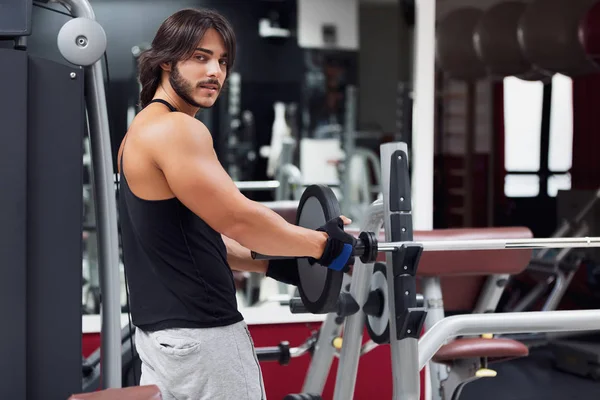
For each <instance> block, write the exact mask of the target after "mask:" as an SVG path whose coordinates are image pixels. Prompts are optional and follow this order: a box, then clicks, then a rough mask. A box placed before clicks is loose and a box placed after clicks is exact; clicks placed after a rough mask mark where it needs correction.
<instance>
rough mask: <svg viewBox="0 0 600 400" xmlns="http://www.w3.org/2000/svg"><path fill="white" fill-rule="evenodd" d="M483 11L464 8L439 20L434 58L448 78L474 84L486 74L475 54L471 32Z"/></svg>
mask: <svg viewBox="0 0 600 400" xmlns="http://www.w3.org/2000/svg"><path fill="white" fill-rule="evenodd" d="M482 14H483V11H482V10H480V9H478V8H474V7H467V8H461V9H457V10H455V11H452V12H450V13H449V14H448V15H446V16H445V17H443V18H442V19H441V20H440V21H439V23H438V26H437V29H436V59H437V62H438V64H439V66H440V68H441V69H442V70H443V71H444V72H445V73H446V74H448V76H449V77H451V78H454V79H459V80H464V81H475V80H478V79H481V78H484V77H485V76H486V75H487V71H486V69H485V65H484V64H483V63H482V62H481V60H480V59H479V57H478V56H477V52H476V51H475V45H474V43H473V33H474V31H475V26H476V25H477V22H478V21H479V18H481V15H482Z"/></svg>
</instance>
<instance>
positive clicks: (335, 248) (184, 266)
mask: <svg viewBox="0 0 600 400" xmlns="http://www.w3.org/2000/svg"><path fill="white" fill-rule="evenodd" d="M234 57H235V37H234V33H233V30H232V28H231V26H230V25H229V23H228V22H227V21H226V20H225V19H224V18H223V17H222V16H220V15H219V14H217V13H215V12H212V11H207V10H183V11H180V12H177V13H175V14H174V15H172V16H170V17H169V18H167V19H166V20H165V21H164V22H163V24H162V25H161V26H160V28H159V29H158V32H157V33H156V36H155V38H154V40H153V42H152V47H151V48H150V49H149V50H148V51H147V52H145V53H144V54H143V55H142V56H141V57H140V60H139V70H140V77H139V78H140V83H141V86H142V91H141V106H142V107H143V109H142V111H141V112H140V113H139V114H138V115H137V116H136V118H135V119H134V120H133V122H132V124H131V126H130V128H129V130H128V132H127V134H126V135H125V138H124V139H123V142H122V143H121V147H120V149H119V157H118V159H119V172H120V177H121V190H120V198H119V217H120V223H121V229H122V241H123V256H124V264H125V269H126V272H127V277H128V283H129V288H130V293H131V314H132V318H133V323H134V325H135V326H136V327H137V329H136V336H135V341H136V348H137V350H138V353H139V354H140V358H141V360H142V376H141V384H142V385H144V384H156V385H158V387H159V388H160V390H161V392H162V396H163V398H164V399H179V400H182V399H194V400H200V399H211V400H217V399H223V400H232V399H236V400H240V399H252V400H259V399H265V398H266V396H265V392H264V388H263V380H262V375H261V371H260V366H259V364H258V360H257V359H256V355H255V351H254V347H253V343H252V339H251V337H250V334H249V332H248V329H247V326H246V324H245V322H244V321H243V317H242V315H241V314H240V313H239V311H238V309H237V303H236V295H235V294H236V293H235V285H234V280H233V274H232V271H231V269H237V270H246V271H256V272H265V273H266V274H267V275H268V276H272V277H274V278H275V279H278V280H281V281H284V282H287V283H292V284H294V283H297V279H298V276H297V270H296V268H293V264H292V263H291V261H283V262H278V263H274V262H271V263H267V262H266V261H257V260H252V259H251V257H250V250H248V249H252V250H254V251H257V252H259V253H263V254H272V255H283V256H303V257H310V258H312V259H314V260H315V261H317V262H318V263H319V264H321V265H324V266H328V267H330V268H336V269H339V268H342V267H344V266H345V265H346V264H347V263H348V262H349V256H348V254H347V251H346V252H344V251H343V249H344V248H346V249H347V246H349V245H350V246H352V245H353V244H354V242H355V240H354V238H353V237H352V236H350V235H348V234H346V233H344V231H343V223H348V222H349V221H348V220H347V219H345V218H343V217H341V218H338V219H335V220H332V221H329V222H328V223H327V224H326V225H325V226H324V227H323V229H321V230H309V229H304V228H301V227H298V226H295V225H292V224H289V223H287V222H286V221H285V220H284V219H283V218H281V217H280V216H279V215H278V214H276V213H275V212H273V211H271V210H269V209H268V208H266V207H264V206H262V205H261V204H259V203H256V202H253V201H250V200H249V199H247V198H246V197H245V196H243V195H242V194H241V193H240V192H239V191H238V189H237V187H236V186H235V184H234V183H233V182H232V180H231V179H230V177H229V176H228V175H227V174H226V172H225V171H224V170H223V168H222V167H221V165H220V164H219V162H218V160H217V157H216V155H215V152H214V149H213V142H212V138H211V135H210V132H209V131H208V130H207V128H206V127H205V126H204V125H203V124H202V123H201V122H200V121H198V120H197V119H195V118H194V116H195V114H196V113H197V112H198V111H199V109H200V108H205V107H211V106H212V105H213V104H214V103H215V101H216V99H217V96H218V95H219V92H220V90H221V88H222V87H223V84H224V83H225V80H226V78H227V74H228V72H229V71H230V70H231V68H232V65H233V62H234Z"/></svg>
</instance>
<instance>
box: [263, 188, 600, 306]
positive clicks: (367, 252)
mask: <svg viewBox="0 0 600 400" xmlns="http://www.w3.org/2000/svg"><path fill="white" fill-rule="evenodd" d="M340 215H341V212H340V205H339V202H338V200H337V198H336V196H335V194H334V193H333V191H332V190H331V189H330V188H329V187H327V186H324V185H311V186H308V187H307V188H306V190H305V191H304V192H303V193H302V196H301V197H300V202H299V204H298V209H297V212H296V224H297V225H298V226H301V227H304V228H307V229H318V228H319V227H321V226H323V225H324V224H325V223H326V222H327V221H329V220H330V219H332V218H336V217H338V216H340ZM401 229H404V228H401ZM377 236H378V235H377V234H375V233H374V232H366V231H363V232H361V233H360V234H359V236H358V240H357V242H356V245H355V247H354V256H356V257H358V258H360V260H361V261H362V262H363V263H365V264H369V263H373V262H375V260H377V257H378V254H379V252H394V251H399V250H400V249H402V248H404V247H409V246H413V247H414V246H418V247H421V248H422V250H423V251H464V250H502V249H506V250H510V249H513V250H522V249H543V248H575V247H579V248H585V247H600V237H581V238H578V237H575V238H539V239H475V240H436V241H422V242H416V241H403V242H382V243H378V240H377ZM252 257H253V258H254V259H262V260H271V259H282V258H296V260H297V268H298V275H299V278H300V282H299V285H298V291H299V292H300V297H301V299H302V303H303V304H304V306H305V307H306V310H307V311H308V312H311V313H313V314H322V313H328V312H331V311H334V310H335V309H336V307H337V305H338V301H339V299H340V293H341V288H342V281H343V277H344V272H343V271H335V270H333V269H330V268H326V267H324V266H322V265H320V264H318V263H313V264H311V263H310V262H309V258H308V257H286V256H277V255H264V254H259V253H256V252H252Z"/></svg>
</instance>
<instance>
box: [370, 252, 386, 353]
mask: <svg viewBox="0 0 600 400" xmlns="http://www.w3.org/2000/svg"><path fill="white" fill-rule="evenodd" d="M386 277H387V268H386V265H385V264H384V263H380V262H379V263H375V265H374V266H373V275H372V276H371V286H370V288H369V291H371V292H372V291H374V290H381V292H382V293H383V299H384V301H383V313H382V314H381V316H375V315H367V316H366V317H367V318H366V324H367V332H368V333H369V337H370V338H371V340H372V341H374V342H375V343H377V344H386V343H389V342H390V309H389V306H388V284H387V278H386Z"/></svg>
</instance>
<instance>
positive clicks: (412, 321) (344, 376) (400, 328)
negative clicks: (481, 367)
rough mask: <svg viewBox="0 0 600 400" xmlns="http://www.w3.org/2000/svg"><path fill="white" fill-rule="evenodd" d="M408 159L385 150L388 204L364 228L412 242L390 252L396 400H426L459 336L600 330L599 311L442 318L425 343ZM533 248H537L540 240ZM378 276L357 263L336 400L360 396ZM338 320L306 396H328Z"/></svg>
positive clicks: (328, 327) (325, 339)
mask: <svg viewBox="0 0 600 400" xmlns="http://www.w3.org/2000/svg"><path fill="white" fill-rule="evenodd" d="M407 153H408V152H407V146H406V144H404V143H388V144H384V145H382V146H381V160H382V161H381V163H382V165H381V167H382V177H383V182H384V183H385V182H388V184H387V185H384V186H383V199H382V200H378V201H376V202H374V203H373V204H372V206H371V207H370V209H369V213H368V217H367V218H366V219H365V221H364V223H363V227H362V228H363V229H362V231H366V232H379V230H380V229H381V227H382V226H383V227H384V229H385V237H386V240H388V241H390V242H406V243H403V244H402V245H400V243H398V245H399V246H398V247H397V248H396V250H395V251H390V252H387V253H386V264H387V299H388V303H387V304H386V305H385V307H384V311H383V315H382V317H383V318H384V319H383V321H385V315H388V316H389V330H390V335H389V336H390V338H389V343H390V347H391V357H392V375H393V379H394V382H393V386H394V395H393V398H394V399H398V400H418V399H419V396H420V381H419V371H420V370H421V369H422V368H423V367H424V366H425V365H426V364H427V363H428V362H429V361H430V360H431V358H432V357H433V356H434V354H435V353H436V352H437V350H438V349H439V348H440V347H441V346H442V345H443V344H444V343H445V342H446V341H447V340H448V339H452V338H454V337H456V336H460V335H481V334H486V333H536V332H566V331H592V330H600V310H581V311H579V310H577V311H548V312H527V313H503V314H469V315H459V316H452V317H446V318H443V319H441V320H440V321H439V322H437V323H435V324H434V325H433V326H432V327H431V328H430V329H429V330H428V331H427V332H426V333H425V334H424V335H423V336H422V337H421V338H420V339H419V337H420V336H421V332H422V328H423V324H424V322H425V318H426V316H427V310H426V309H425V308H424V307H418V306H417V294H416V273H417V268H418V260H419V256H420V254H421V252H422V251H423V250H424V247H423V246H421V245H420V244H415V243H412V242H411V240H412V218H411V206H410V204H411V194H410V186H409V185H408V182H409V180H408V162H407V161H408V160H407V158H408V156H407ZM398 200H400V201H398ZM531 242H532V243H536V241H535V240H532V241H531ZM544 242H545V241H544V240H541V241H540V243H544ZM586 242H587V241H586ZM450 243H452V242H450ZM465 243H466V241H465ZM590 243H597V238H594V239H590ZM565 245H566V244H565ZM496 246H497V244H496ZM531 246H534V245H533V244H532V245H529V246H525V245H523V247H522V248H531ZM570 246H571V247H577V246H578V245H577V244H572V245H570ZM464 247H466V246H463V248H464ZM486 248H497V247H484V246H479V247H477V248H475V249H479V250H483V249H486ZM372 274H373V264H371V263H367V264H364V263H363V262H362V261H361V260H360V259H358V258H357V259H356V261H355V265H354V268H353V272H352V278H351V284H350V289H349V293H348V294H349V295H350V296H351V297H352V298H353V299H354V301H355V302H356V303H357V304H358V305H359V308H358V311H356V312H354V313H351V314H350V315H347V316H346V318H345V320H344V327H343V331H344V335H343V342H342V345H341V354H340V356H339V357H340V362H339V367H338V371H337V378H336V384H335V392H334V399H335V400H342V399H349V398H352V396H353V393H354V389H355V383H356V374H357V370H358V362H359V358H360V355H361V353H362V352H363V351H364V349H363V348H362V346H361V343H362V334H363V331H364V326H365V318H370V316H368V315H366V314H365V312H364V310H363V306H364V305H365V303H366V301H367V299H368V295H369V291H370V282H371V279H370V278H371V276H372ZM345 279H346V280H347V278H345ZM386 313H387V314H386ZM339 317H340V316H339V315H338V314H337V313H336V312H330V313H329V314H328V315H327V317H326V320H325V322H324V324H323V325H322V327H321V331H320V335H319V339H318V342H317V345H316V350H315V353H314V356H313V359H312V361H311V364H310V367H309V370H308V374H307V378H306V380H305V383H304V386H303V390H302V391H303V392H304V393H310V394H321V393H322V391H323V387H324V384H325V379H326V377H327V376H328V372H329V368H330V365H331V362H332V360H333V357H334V356H335V348H334V346H332V339H334V338H335V337H337V336H338V333H339V330H340V329H341V326H340V324H339Z"/></svg>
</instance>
